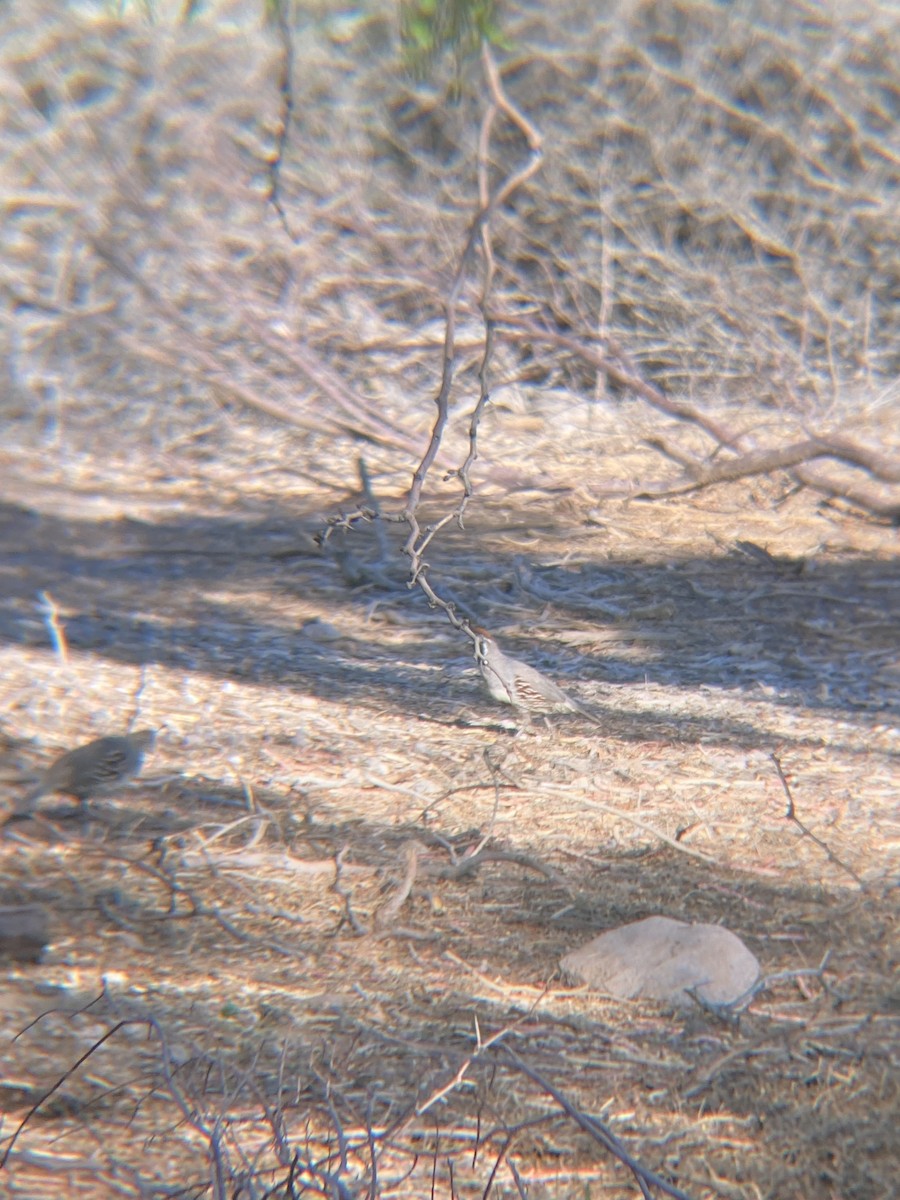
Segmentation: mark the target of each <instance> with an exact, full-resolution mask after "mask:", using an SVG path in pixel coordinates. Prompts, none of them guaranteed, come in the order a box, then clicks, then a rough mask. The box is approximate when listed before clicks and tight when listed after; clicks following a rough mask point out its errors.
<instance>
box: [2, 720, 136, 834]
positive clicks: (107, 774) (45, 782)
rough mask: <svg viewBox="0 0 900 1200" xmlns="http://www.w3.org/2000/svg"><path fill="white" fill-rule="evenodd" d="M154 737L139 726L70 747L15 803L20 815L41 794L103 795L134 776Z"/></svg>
mask: <svg viewBox="0 0 900 1200" xmlns="http://www.w3.org/2000/svg"><path fill="white" fill-rule="evenodd" d="M155 739H156V731H155V730H153V729H139V730H137V731H136V732H135V733H129V734H127V735H125V736H123V737H102V738H98V739H97V740H96V741H95V742H89V743H88V744H87V745H86V746H79V747H78V748H77V749H76V750H69V751H67V752H66V753H65V754H63V755H61V756H60V757H59V758H58V759H56V761H55V762H53V763H51V764H50V766H49V767H48V768H47V770H46V771H45V772H44V774H43V776H42V777H41V781H40V783H39V784H38V785H37V787H36V788H35V789H34V790H33V791H31V792H29V794H28V795H27V796H26V797H25V798H24V799H23V800H22V802H21V804H20V805H19V806H17V812H18V814H19V815H27V814H28V813H32V812H34V809H35V806H36V804H37V802H38V800H40V798H41V797H42V796H49V795H50V794H51V793H53V792H62V793H63V794H64V795H66V796H74V797H75V798H76V799H77V800H80V801H82V803H83V802H84V801H85V800H90V799H91V797H93V796H106V795H109V794H110V793H111V792H114V791H116V790H117V789H118V788H120V787H121V786H122V785H123V784H124V783H127V782H128V780H129V779H131V777H132V776H133V775H137V773H138V771H140V769H141V765H142V764H143V761H144V754H145V752H146V751H147V750H152V748H153V743H154V741H155Z"/></svg>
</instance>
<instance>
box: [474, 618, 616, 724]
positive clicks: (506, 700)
mask: <svg viewBox="0 0 900 1200" xmlns="http://www.w3.org/2000/svg"><path fill="white" fill-rule="evenodd" d="M472 632H473V633H474V634H475V636H476V640H475V661H476V662H477V663H478V669H479V670H480V671H481V674H482V677H483V678H484V681H485V683H486V684H487V689H488V691H489V692H490V694H491V696H493V698H494V699H495V700H499V702H500V703H501V704H511V705H512V706H513V708H515V710H516V711H517V712H519V713H522V714H524V716H525V717H526V718H527V719H528V720H530V719H531V717H532V715H534V714H536V713H540V714H546V713H578V714H579V715H580V716H582V717H586V718H587V719H588V720H589V721H593V722H594V723H595V724H596V725H599V724H601V721H600V719H599V717H595V716H594V714H593V713H592V712H590V711H589V710H588V709H586V708H584V707H583V706H582V705H581V704H579V703H578V701H577V700H574V699H573V698H572V697H571V696H569V695H568V694H567V693H566V692H564V691H563V690H562V688H561V687H557V685H556V684H555V683H554V682H553V680H552V679H548V678H547V676H546V675H542V674H541V672H540V671H538V670H536V669H535V668H534V667H530V666H529V665H528V663H524V662H521V661H520V660H519V659H518V658H512V657H510V655H508V654H504V653H503V651H502V650H501V649H500V647H499V646H498V645H497V643H496V642H495V641H494V639H493V638H492V637H491V636H490V634H489V633H487V632H486V631H485V630H484V629H480V628H479V627H478V626H473V627H472Z"/></svg>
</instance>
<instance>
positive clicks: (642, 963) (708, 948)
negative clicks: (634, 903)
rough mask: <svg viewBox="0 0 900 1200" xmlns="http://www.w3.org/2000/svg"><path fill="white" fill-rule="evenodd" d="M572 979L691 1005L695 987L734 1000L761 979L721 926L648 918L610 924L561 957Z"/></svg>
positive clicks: (625, 994) (714, 999) (715, 999)
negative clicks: (612, 927) (590, 940)
mask: <svg viewBox="0 0 900 1200" xmlns="http://www.w3.org/2000/svg"><path fill="white" fill-rule="evenodd" d="M560 966H561V967H562V970H563V973H564V974H565V976H566V978H568V979H569V980H573V981H577V982H579V983H586V984H588V985H589V986H590V987H593V988H596V989H597V990H598V991H600V992H604V993H605V994H606V995H608V996H614V997H616V999H619V1000H632V999H635V998H637V997H639V996H640V997H645V998H647V999H652V1000H664V1001H668V1002H669V1003H670V1004H676V1005H679V1006H687V1005H690V1004H691V1003H693V1001H692V1000H691V997H690V996H689V995H688V992H687V989H691V990H693V991H695V992H696V994H697V995H698V996H699V997H700V998H701V999H703V1000H705V1001H707V1002H708V1003H709V1004H730V1003H732V1002H733V1001H734V1000H737V999H738V997H739V996H742V995H743V994H744V992H746V991H747V990H748V989H749V988H751V987H752V986H753V984H754V983H755V982H756V980H757V979H758V978H759V962H758V961H757V959H756V958H755V956H754V955H753V954H751V953H750V951H749V950H748V949H747V947H746V946H745V945H744V943H743V942H742V941H741V939H740V938H739V937H737V935H736V934H733V933H732V932H731V931H730V930H728V929H724V928H723V927H722V926H721V925H687V924H685V922H683V921H673V920H672V919H671V918H670V917H647V918H646V920H643V921H636V922H635V923H634V924H633V925H623V926H621V927H620V928H618V929H611V930H609V931H608V932H607V933H604V934H601V935H600V937H597V938H594V940H593V941H592V942H588V943H587V945H585V946H582V947H581V948H580V949H578V950H573V951H571V952H570V953H569V954H567V955H566V956H565V957H564V958H563V959H562V961H561V963H560Z"/></svg>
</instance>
